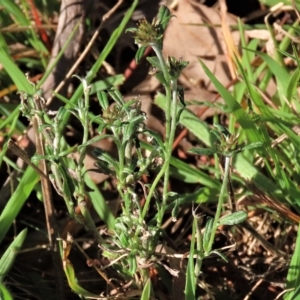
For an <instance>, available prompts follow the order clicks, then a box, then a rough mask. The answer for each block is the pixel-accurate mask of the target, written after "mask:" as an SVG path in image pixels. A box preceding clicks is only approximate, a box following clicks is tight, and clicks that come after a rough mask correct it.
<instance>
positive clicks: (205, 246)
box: [203, 217, 214, 254]
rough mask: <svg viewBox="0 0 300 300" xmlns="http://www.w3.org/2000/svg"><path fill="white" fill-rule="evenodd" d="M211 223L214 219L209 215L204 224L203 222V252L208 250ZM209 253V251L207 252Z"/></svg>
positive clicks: (211, 228)
mask: <svg viewBox="0 0 300 300" xmlns="http://www.w3.org/2000/svg"><path fill="white" fill-rule="evenodd" d="M213 223H214V219H213V218H211V217H208V218H207V221H206V224H205V231H204V235H203V249H204V251H205V252H208V251H209V249H208V245H209V240H210V236H211V233H212V230H213ZM207 254H209V253H207Z"/></svg>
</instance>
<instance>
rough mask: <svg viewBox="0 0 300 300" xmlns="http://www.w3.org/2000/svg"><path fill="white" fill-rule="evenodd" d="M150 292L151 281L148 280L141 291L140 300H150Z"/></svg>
mask: <svg viewBox="0 0 300 300" xmlns="http://www.w3.org/2000/svg"><path fill="white" fill-rule="evenodd" d="M150 292H151V279H150V278H148V279H147V281H146V284H145V286H144V289H143V293H142V296H141V300H149V299H150Z"/></svg>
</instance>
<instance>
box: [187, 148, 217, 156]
mask: <svg viewBox="0 0 300 300" xmlns="http://www.w3.org/2000/svg"><path fill="white" fill-rule="evenodd" d="M188 152H190V153H194V154H197V155H214V154H216V153H217V150H216V149H215V148H191V149H190V150H189V151H188Z"/></svg>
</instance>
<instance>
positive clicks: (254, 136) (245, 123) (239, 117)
mask: <svg viewBox="0 0 300 300" xmlns="http://www.w3.org/2000/svg"><path fill="white" fill-rule="evenodd" d="M200 64H201V66H202V68H203V69H204V71H205V73H206V75H207V76H208V77H209V79H210V80H211V81H212V83H213V84H214V86H215V87H216V89H217V91H218V92H219V93H220V95H221V96H222V98H223V99H224V101H225V102H226V104H227V105H228V108H229V109H230V112H231V113H232V114H233V115H234V117H235V118H236V121H237V122H238V123H239V124H240V125H241V126H242V128H243V129H244V131H245V133H246V135H247V137H248V139H249V141H250V142H258V141H260V140H261V138H260V134H259V132H258V130H257V129H256V126H255V124H254V123H253V121H252V120H251V119H250V118H249V116H248V115H247V114H246V112H245V111H244V110H243V109H242V107H241V105H240V104H239V103H238V102H237V101H236V100H235V99H234V97H233V96H232V95H231V94H230V92H229V91H228V90H227V89H226V88H225V87H224V86H223V85H222V84H221V83H220V82H219V81H218V79H217V78H216V77H215V76H214V74H213V73H212V72H211V71H210V70H209V69H208V68H207V67H206V65H205V64H204V63H203V62H202V61H200Z"/></svg>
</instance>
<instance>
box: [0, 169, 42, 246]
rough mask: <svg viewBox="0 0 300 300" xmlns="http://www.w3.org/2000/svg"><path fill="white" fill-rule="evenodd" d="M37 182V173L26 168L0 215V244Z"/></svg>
mask: <svg viewBox="0 0 300 300" xmlns="http://www.w3.org/2000/svg"><path fill="white" fill-rule="evenodd" d="M37 181H38V175H37V173H36V172H35V171H34V170H33V169H32V168H31V167H27V169H26V171H25V173H24V174H23V176H22V179H21V181H20V182H19V185H18V187H17V189H16V190H15V192H14V193H13V194H12V196H11V197H10V199H9V201H8V202H7V204H6V205H5V208H4V210H3V211H2V213H1V215H0V243H1V241H2V240H3V238H4V236H5V235H6V233H7V231H8V229H9V227H10V226H11V225H12V223H13V221H14V219H15V218H16V217H17V215H18V213H19V212H20V210H21V208H22V206H23V204H24V203H25V201H26V200H27V198H28V196H29V195H30V193H31V192H32V190H33V188H34V187H35V185H36V183H37Z"/></svg>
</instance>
